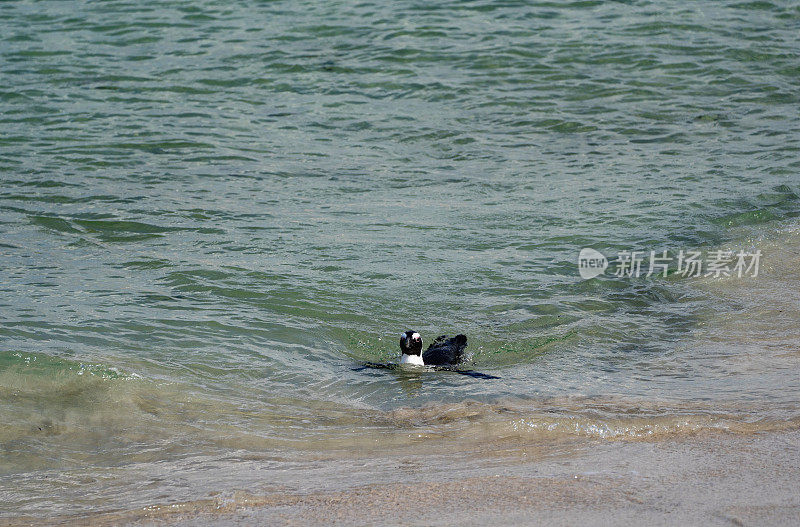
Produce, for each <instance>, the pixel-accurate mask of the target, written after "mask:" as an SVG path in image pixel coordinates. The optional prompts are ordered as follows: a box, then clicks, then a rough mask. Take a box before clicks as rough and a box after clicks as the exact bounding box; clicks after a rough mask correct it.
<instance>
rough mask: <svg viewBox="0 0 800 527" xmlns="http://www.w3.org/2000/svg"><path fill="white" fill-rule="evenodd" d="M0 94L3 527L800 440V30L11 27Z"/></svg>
mask: <svg viewBox="0 0 800 527" xmlns="http://www.w3.org/2000/svg"><path fill="white" fill-rule="evenodd" d="M0 80H1V81H2V82H0V517H9V516H32V517H37V516H41V517H52V516H53V515H62V514H63V515H70V514H85V513H87V512H104V511H118V510H128V509H136V508H141V507H147V506H150V505H152V504H154V503H161V504H164V503H166V504H169V503H173V502H179V501H187V500H196V499H202V498H204V497H206V496H209V495H214V494H215V493H216V494H219V493H225V492H230V491H232V490H235V489H239V488H248V487H249V486H253V485H259V484H263V483H264V482H278V483H279V482H280V481H282V479H281V478H284V477H285V475H286V474H288V473H291V474H294V476H292V477H294V480H293V481H295V482H296V481H298V480H302V479H303V478H298V477H297V475H298V474H300V475H301V476H302V475H304V474H305V475H307V476H308V477H307V478H305V480H306V483H305V484H306V485H307V486H309V487H313V486H317V487H319V488H329V487H335V486H336V485H343V484H345V483H343V482H344V481H345V480H346V476H347V475H346V473H343V472H342V471H337V470H332V469H331V470H327V471H326V469H325V467H330V466H334V465H326V464H325V463H327V462H329V461H330V462H331V463H333V462H335V463H337V465H335V466H342V464H344V465H347V463H353V464H357V463H377V464H380V463H387V464H389V465H390V464H391V463H389V462H388V461H387V459H388V456H390V455H392V453H394V452H398V451H403V452H411V451H417V452H424V453H437V452H438V453H448V452H452V451H453V450H454V449H455V450H459V451H462V452H464V456H467V457H469V456H471V455H472V453H476V452H483V451H496V450H498V449H500V450H502V449H503V448H517V447H519V446H520V445H528V446H530V445H537V448H539V450H537V452H539V453H538V454H537V455H542V456H546V455H562V454H564V453H565V452H568V451H570V449H576V448H577V449H580V448H588V446H587V445H591V444H593V443H597V442H601V443H606V442H613V441H651V440H656V441H658V440H670V438H673V437H687V436H691V435H693V434H711V433H724V434H729V433H733V434H755V433H769V432H770V431H779V430H795V429H798V428H800V352H798V349H800V347H798V345H799V344H800V322H798V321H800V220H798V217H799V216H800V178H799V177H798V176H799V175H800V88H799V87H800V7H798V5H797V3H796V2H790V1H753V2H747V1H719V2H716V1H715V2H683V1H678V0H661V1H658V2H656V1H646V0H644V1H617V2H612V1H608V2H602V1H573V2H570V1H567V2H523V1H516V0H474V1H465V0H451V1H446V0H443V1H433V2H422V1H410V0H398V1H394V2H371V1H325V2H317V1H289V0H273V1H255V0H250V1H241V2H227V1H225V2H223V1H221V0H198V1H192V2H185V1H170V0H159V1H155V0H136V1H127V0H109V1H102V2H98V1H75V2H63V1H31V0H27V1H23V0H8V1H4V2H2V3H0ZM585 247H590V248H593V249H595V250H598V251H600V252H601V253H603V254H604V255H606V256H607V257H608V258H609V260H610V264H609V268H608V269H607V271H606V273H605V274H603V275H601V276H599V277H597V278H593V279H589V280H583V279H582V278H581V276H580V275H579V272H578V253H579V251H580V250H581V249H582V248H585ZM663 250H667V251H668V254H669V255H670V257H672V258H673V260H672V263H671V268H670V269H669V272H668V273H667V276H666V277H665V276H663V275H662V274H660V273H658V272H656V273H653V275H652V276H649V277H648V276H644V275H645V274H646V273H645V272H644V271H645V270H647V260H648V259H647V258H645V261H644V264H643V272H642V274H641V276H639V277H636V276H619V277H618V276H615V274H614V268H615V267H617V268H618V266H617V265H616V263H618V262H619V258H618V255H619V253H620V252H624V251H639V252H640V253H641V254H644V255H645V256H649V254H650V251H656V252H657V253H661V251H663ZM680 251H687V252H688V251H700V252H701V253H702V255H703V257H704V258H705V259H706V263H707V260H708V258H710V256H709V255H712V254H714V252H715V251H731V252H732V253H733V254H736V253H738V252H740V251H742V252H745V253H748V254H753V253H755V251H761V257H760V261H759V264H760V267H759V272H758V275H757V276H753V274H755V273H753V272H751V273H750V274H745V276H742V277H739V276H737V274H736V273H731V276H724V275H721V276H713V275H712V276H705V273H703V274H702V275H701V276H698V277H693V276H684V275H683V274H681V273H680V272H678V270H677V256H678V254H679V252H680ZM751 271H752V270H751ZM406 329H414V330H416V331H418V332H420V333H421V334H422V336H423V339H424V340H426V341H427V342H430V341H431V340H433V338H434V337H436V336H437V335H440V334H450V335H453V334H455V333H464V334H466V335H467V336H468V338H469V347H468V351H469V352H470V363H469V364H468V365H467V366H465V367H466V368H471V369H473V370H476V371H480V372H483V373H487V374H491V375H494V376H497V377H500V378H499V379H496V380H492V379H481V378H474V377H470V376H465V375H459V374H458V373H455V372H443V371H401V370H383V369H366V370H359V371H357V369H358V367H359V366H360V365H361V364H362V363H364V362H367V361H369V362H378V363H386V362H391V361H396V360H397V358H398V354H399V346H398V341H399V333H400V332H401V331H405V330H406ZM476 455H477V454H476ZM364 460H366V461H364ZM451 461H452V460H451ZM435 462H436V461H435V460H432V463H435ZM276 484H277V483H276Z"/></svg>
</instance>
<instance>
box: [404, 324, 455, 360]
mask: <svg viewBox="0 0 800 527" xmlns="http://www.w3.org/2000/svg"><path fill="white" fill-rule="evenodd" d="M466 347H467V337H466V336H464V335H456V336H455V337H453V338H447V335H441V336H439V337H436V339H435V340H434V341H433V342H432V343H431V344H430V346H428V349H426V350H425V352H424V353H423V352H422V337H420V334H419V333H417V332H416V331H412V330H409V331H406V332H404V333H402V334H401V335H400V351H402V355H401V356H400V364H412V365H416V366H452V365H455V364H458V363H459V362H461V361H462V360H463V358H464V349H465V348H466Z"/></svg>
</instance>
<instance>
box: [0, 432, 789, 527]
mask: <svg viewBox="0 0 800 527" xmlns="http://www.w3.org/2000/svg"><path fill="white" fill-rule="evenodd" d="M328 465H330V463H328ZM339 465H340V466H338V467H337V469H338V470H342V471H346V472H343V473H342V479H341V480H340V483H339V484H338V485H337V486H336V488H329V489H323V490H316V491H312V492H304V491H302V490H301V489H302V488H303V487H304V484H305V482H303V481H297V482H295V484H294V485H283V486H282V487H281V488H277V487H274V486H270V485H265V486H264V487H263V488H262V489H257V488H256V489H246V490H244V489H243V490H240V491H236V492H232V493H226V494H222V495H219V496H215V497H211V498H209V499H206V500H199V501H194V502H187V503H181V504H172V505H159V504H153V505H152V506H150V507H145V508H143V509H139V510H132V511H119V512H115V513H106V514H100V515H94V516H88V517H75V516H65V517H56V518H51V522H50V524H52V525H92V526H106V525H108V526H110V525H142V526H144V525H185V526H189V525H309V524H310V525H374V524H383V525H453V524H458V525H486V524H489V523H493V522H500V523H502V524H504V525H578V524H581V525H720V526H723V525H797V524H798V522H800V495H798V493H797V481H798V477H800V432H798V431H790V432H781V433H769V434H761V433H759V434H736V435H734V434H720V433H712V434H703V435H700V436H695V437H688V438H682V439H678V440H669V441H632V442H628V441H617V442H610V443H609V442H606V443H600V442H591V443H587V444H584V445H582V446H581V447H580V448H578V450H577V451H574V452H562V453H559V454H555V455H554V454H552V453H550V454H548V455H541V452H540V449H538V448H537V447H535V446H528V447H526V446H525V445H518V446H517V447H516V448H512V449H508V448H507V445H505V446H504V449H503V450H501V451H497V452H493V453H492V452H490V451H489V450H484V451H482V452H466V451H465V452H459V453H458V454H456V455H450V456H437V457H436V458H435V459H432V458H431V457H427V456H425V455H422V456H413V457H412V456H397V457H395V458H389V459H382V460H380V461H377V460H376V461H375V462H374V463H373V462H371V461H370V460H367V459H360V460H358V462H357V463H353V461H352V460H350V461H347V462H344V461H343V462H341V463H340V464H339ZM355 467H359V468H355ZM264 475H265V483H266V482H267V481H268V479H269V476H270V474H269V472H268V471H266V472H265V474H264ZM306 475H307V474H306ZM41 524H42V521H41V519H39V518H36V519H34V518H28V519H25V518H19V519H17V520H13V521H10V522H8V523H5V524H4V525H9V526H19V525H41Z"/></svg>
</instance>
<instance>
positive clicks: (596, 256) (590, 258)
mask: <svg viewBox="0 0 800 527" xmlns="http://www.w3.org/2000/svg"><path fill="white" fill-rule="evenodd" d="M607 267H608V260H607V259H606V257H605V256H603V253H601V252H599V251H595V250H594V249H590V248H589V247H584V248H583V249H581V252H580V254H579V255H578V272H579V273H581V278H583V279H584V280H588V279H589V278H594V277H595V276H599V275H601V274H603V271H605V270H606V268H607Z"/></svg>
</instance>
